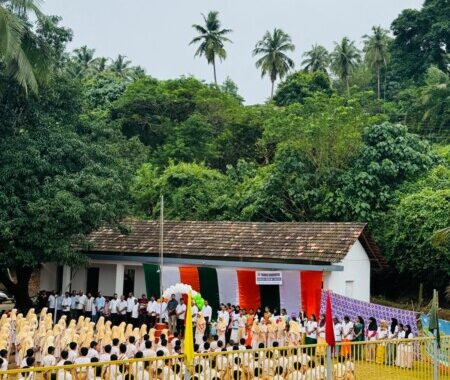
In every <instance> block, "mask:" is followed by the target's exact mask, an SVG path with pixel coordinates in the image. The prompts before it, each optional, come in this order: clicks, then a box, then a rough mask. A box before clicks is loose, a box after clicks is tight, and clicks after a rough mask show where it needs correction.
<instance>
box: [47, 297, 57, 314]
mask: <svg viewBox="0 0 450 380" xmlns="http://www.w3.org/2000/svg"><path fill="white" fill-rule="evenodd" d="M55 308H56V297H55V293H54V292H53V291H51V292H50V294H49V295H48V312H49V313H50V314H51V315H52V316H53V318H54V317H55Z"/></svg>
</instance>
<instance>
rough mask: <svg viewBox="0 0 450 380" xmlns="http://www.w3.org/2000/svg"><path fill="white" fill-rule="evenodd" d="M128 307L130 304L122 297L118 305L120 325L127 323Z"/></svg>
mask: <svg viewBox="0 0 450 380" xmlns="http://www.w3.org/2000/svg"><path fill="white" fill-rule="evenodd" d="M127 306H128V302H127V301H126V300H125V297H124V296H120V301H119V303H118V304H117V313H118V314H119V323H121V322H126V319H127Z"/></svg>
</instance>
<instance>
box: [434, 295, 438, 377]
mask: <svg viewBox="0 0 450 380" xmlns="http://www.w3.org/2000/svg"><path fill="white" fill-rule="evenodd" d="M433 303H434V306H435V307H436V326H437V328H436V329H434V330H433V335H434V341H433V379H435V380H437V379H439V365H438V364H439V319H438V318H439V317H438V309H439V301H438V292H437V290H436V289H433Z"/></svg>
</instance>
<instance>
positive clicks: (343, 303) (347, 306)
mask: <svg viewBox="0 0 450 380" xmlns="http://www.w3.org/2000/svg"><path fill="white" fill-rule="evenodd" d="M330 296H331V308H332V311H333V317H338V318H339V320H341V321H342V319H343V318H344V316H346V315H348V316H349V317H350V319H351V320H354V319H355V318H356V317H357V316H358V315H360V316H361V317H363V319H364V322H365V323H366V326H367V323H368V319H369V317H374V318H375V319H376V320H377V323H378V324H380V321H381V320H382V319H385V320H386V321H388V323H390V321H391V318H397V319H398V323H403V324H404V325H410V326H411V330H412V332H413V333H414V336H417V335H418V332H419V331H418V328H417V317H416V312H414V311H410V310H403V309H397V308H395V307H388V306H383V305H377V304H376V303H369V302H364V301H358V300H355V299H353V298H349V297H345V296H341V295H340V294H336V293H332V292H330ZM326 299H327V292H325V291H322V302H321V306H320V313H321V314H325V305H326Z"/></svg>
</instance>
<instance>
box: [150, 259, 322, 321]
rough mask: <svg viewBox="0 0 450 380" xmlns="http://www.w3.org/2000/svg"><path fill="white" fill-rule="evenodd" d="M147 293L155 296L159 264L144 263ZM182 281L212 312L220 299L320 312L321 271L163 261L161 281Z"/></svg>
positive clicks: (242, 304)
mask: <svg viewBox="0 0 450 380" xmlns="http://www.w3.org/2000/svg"><path fill="white" fill-rule="evenodd" d="M143 267H144V273H145V282H146V289H147V293H148V294H147V295H148V296H149V297H150V296H155V297H158V293H159V266H158V265H154V264H143ZM177 283H184V284H188V285H191V286H192V288H193V289H194V290H196V291H199V292H200V293H201V294H202V296H203V298H204V299H205V300H207V301H208V302H209V304H210V305H211V307H212V309H213V311H214V314H213V319H214V318H215V316H216V311H217V310H218V308H219V305H220V303H224V304H228V303H229V304H231V305H239V306H240V307H242V308H245V309H247V310H248V309H250V308H252V309H257V308H258V307H262V308H264V307H266V306H268V307H269V308H270V309H271V310H272V311H273V310H274V309H276V310H277V311H278V312H279V311H280V309H286V312H287V313H288V314H291V313H295V314H296V315H297V314H298V313H299V312H300V310H303V311H304V312H305V313H306V314H307V315H310V314H315V315H316V316H318V315H319V311H320V295H321V290H322V272H317V271H256V270H251V269H234V268H212V267H197V266H174V265H164V266H163V270H162V285H163V288H164V289H166V288H168V287H169V286H171V285H175V284H177Z"/></svg>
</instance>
